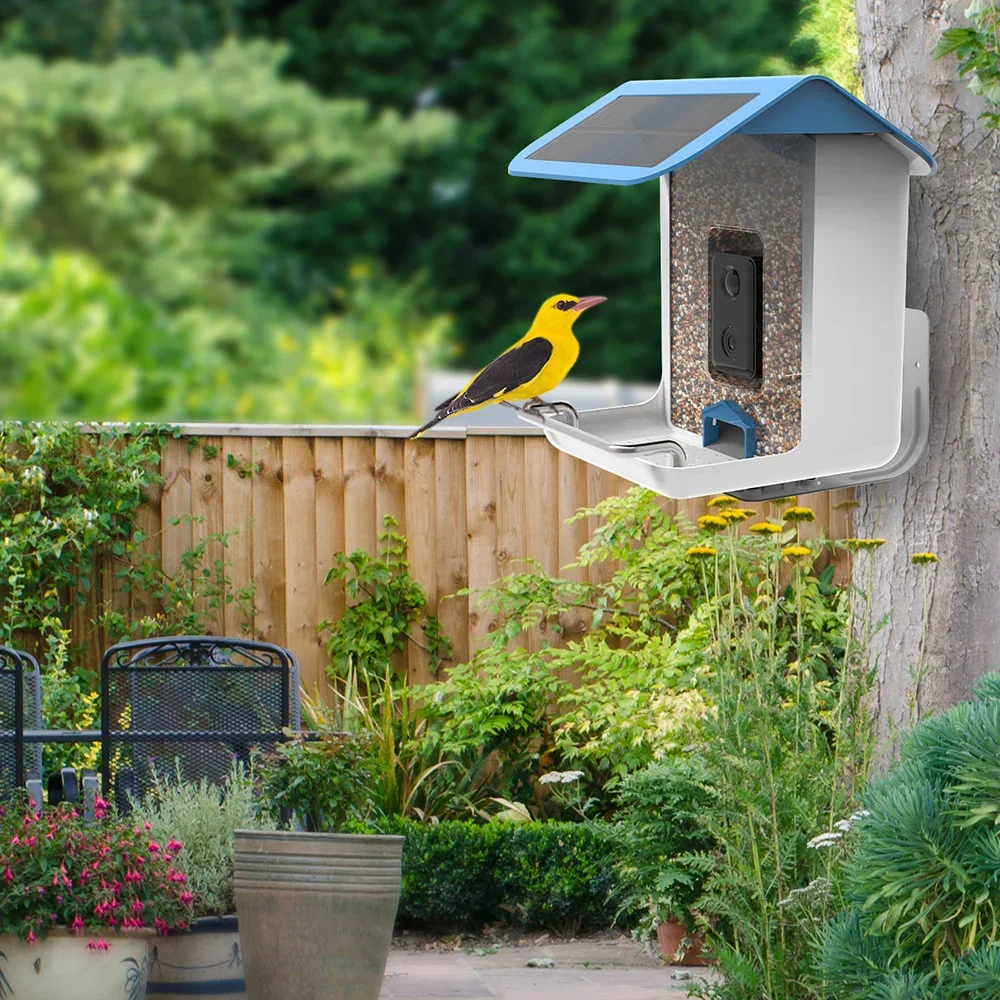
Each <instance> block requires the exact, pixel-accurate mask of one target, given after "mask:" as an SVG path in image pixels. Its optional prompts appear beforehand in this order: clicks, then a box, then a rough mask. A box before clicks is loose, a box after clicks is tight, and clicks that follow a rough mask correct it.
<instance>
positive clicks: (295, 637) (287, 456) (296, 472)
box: [281, 438, 323, 691]
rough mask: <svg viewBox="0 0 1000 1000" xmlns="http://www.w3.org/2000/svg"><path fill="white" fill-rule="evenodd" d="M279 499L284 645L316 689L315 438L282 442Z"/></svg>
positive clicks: (318, 652)
mask: <svg viewBox="0 0 1000 1000" xmlns="http://www.w3.org/2000/svg"><path fill="white" fill-rule="evenodd" d="M281 449H282V468H283V470H284V475H283V476H282V490H283V496H282V502H283V506H284V520H285V523H284V532H283V534H284V540H285V553H284V558H285V616H286V633H285V634H286V637H287V640H288V646H289V648H290V649H291V650H292V652H293V653H294V654H295V655H296V657H297V658H298V661H299V680H300V683H301V684H302V685H303V686H304V687H305V689H306V690H307V691H314V690H316V688H317V687H318V686H319V682H320V679H321V677H322V676H323V674H322V670H323V664H322V663H321V659H322V657H321V649H320V645H319V639H318V636H317V634H316V625H317V623H318V622H319V600H318V595H317V591H316V577H317V568H316V564H317V558H316V475H315V468H316V466H315V462H314V459H313V441H312V439H310V438H285V439H284V440H283V442H282V446H281Z"/></svg>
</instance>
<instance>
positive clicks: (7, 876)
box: [3, 867, 14, 885]
mask: <svg viewBox="0 0 1000 1000" xmlns="http://www.w3.org/2000/svg"><path fill="white" fill-rule="evenodd" d="M3 880H4V881H5V882H6V883H7V885H10V884H11V882H13V881H14V873H13V872H12V871H11V870H10V868H9V867H8V868H7V869H6V870H5V871H4V873H3Z"/></svg>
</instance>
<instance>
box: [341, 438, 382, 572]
mask: <svg viewBox="0 0 1000 1000" xmlns="http://www.w3.org/2000/svg"><path fill="white" fill-rule="evenodd" d="M378 532H379V529H378V527H377V522H376V515H375V439H374V438H344V547H345V550H346V551H347V552H353V551H354V550H355V549H364V550H365V551H366V552H368V553H369V554H370V555H376V554H377V553H378Z"/></svg>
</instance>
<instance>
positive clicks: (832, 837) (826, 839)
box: [806, 831, 844, 850]
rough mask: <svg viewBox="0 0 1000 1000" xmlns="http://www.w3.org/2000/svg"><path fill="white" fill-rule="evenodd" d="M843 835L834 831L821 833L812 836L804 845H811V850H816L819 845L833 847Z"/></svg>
mask: <svg viewBox="0 0 1000 1000" xmlns="http://www.w3.org/2000/svg"><path fill="white" fill-rule="evenodd" d="M843 836H844V835H843V834H842V833H835V832H833V831H831V832H829V833H821V834H820V835H819V836H818V837H813V839H812V840H810V841H809V843H808V844H806V847H811V848H813V850H818V849H819V848H820V847H833V846H834V844H836V843H837V841H838V840H840V839H841V838H842V837H843Z"/></svg>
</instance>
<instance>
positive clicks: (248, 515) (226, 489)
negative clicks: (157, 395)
mask: <svg viewBox="0 0 1000 1000" xmlns="http://www.w3.org/2000/svg"><path fill="white" fill-rule="evenodd" d="M253 461H254V457H253V441H252V440H251V439H250V438H245V437H224V438H222V462H223V473H222V526H223V530H224V531H226V532H229V533H230V538H229V544H228V546H227V549H226V561H227V562H228V564H229V565H228V567H227V570H226V572H227V575H228V577H229V583H230V593H236V592H238V591H240V590H242V589H243V588H244V587H247V586H249V585H250V584H251V583H253V582H254V564H253V474H254V473H253ZM255 603H256V599H255ZM222 623H223V630H224V631H225V633H226V635H230V636H239V635H244V634H249V635H253V634H254V628H255V625H254V620H253V616H252V614H251V616H250V618H249V620H248V619H247V616H246V614H245V613H244V612H243V611H242V610H241V608H240V605H239V604H238V603H237V602H236V601H234V602H233V603H232V604H227V605H226V606H225V608H224V609H223V613H222Z"/></svg>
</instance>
